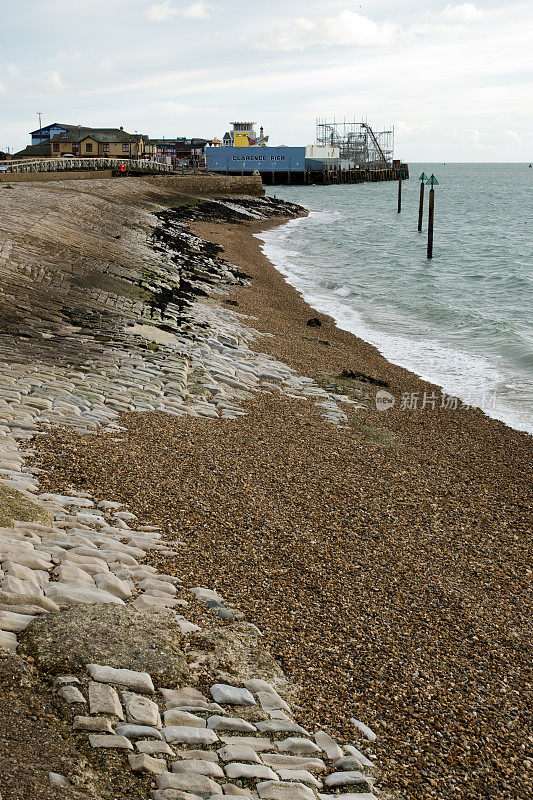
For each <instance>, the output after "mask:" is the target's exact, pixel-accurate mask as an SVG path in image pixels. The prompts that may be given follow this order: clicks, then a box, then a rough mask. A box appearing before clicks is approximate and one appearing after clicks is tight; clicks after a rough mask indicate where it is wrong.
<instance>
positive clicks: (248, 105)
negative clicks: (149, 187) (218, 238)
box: [0, 0, 533, 162]
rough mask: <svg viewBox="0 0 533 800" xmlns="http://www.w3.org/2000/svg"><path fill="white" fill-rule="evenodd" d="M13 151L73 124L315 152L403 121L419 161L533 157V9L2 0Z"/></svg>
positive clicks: (3, 126) (6, 112)
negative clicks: (238, 133) (251, 134)
mask: <svg viewBox="0 0 533 800" xmlns="http://www.w3.org/2000/svg"><path fill="white" fill-rule="evenodd" d="M0 10H3V11H4V13H3V14H2V15H1V18H2V19H3V23H2V25H1V26H0V150H2V149H6V148H7V147H10V148H11V149H12V150H13V149H15V150H18V149H21V148H22V147H24V146H25V145H26V144H29V142H30V138H29V135H28V133H29V131H31V130H34V129H35V128H38V127H39V123H38V117H37V112H38V111H40V112H42V124H43V125H46V124H49V123H51V122H63V123H71V124H81V125H87V126H95V127H97V126H100V127H119V126H120V125H122V126H123V127H124V128H125V129H126V130H127V131H130V132H135V131H137V132H138V133H146V134H148V135H150V136H152V137H157V138H159V137H162V136H165V137H168V138H173V137H176V136H186V137H191V136H198V137H205V138H212V137H214V136H218V137H219V138H221V137H222V135H223V134H224V132H225V131H226V130H228V127H229V123H230V122H233V121H240V120H254V121H256V122H257V123H258V125H263V126H264V128H265V133H266V134H268V135H269V136H270V144H274V145H276V144H286V145H307V144H312V143H313V142H314V140H315V122H316V118H317V117H321V118H327V119H328V121H329V120H331V119H333V118H336V119H337V120H343V119H344V118H346V119H349V120H353V119H355V120H357V121H360V120H366V121H368V122H369V123H370V124H371V125H373V126H374V127H375V128H377V129H378V130H380V129H385V128H389V127H391V126H392V125H394V128H395V152H396V156H397V157H399V158H403V159H404V160H406V161H414V162H416V161H430V162H431V161H449V162H452V161H466V162H468V161H496V162H502V161H528V162H529V161H531V160H532V159H533V124H532V123H533V60H532V56H531V51H532V48H533V4H532V3H525V2H514V0H479V2H466V3H461V2H446V0H426V1H425V2H421V0H369V1H368V2H349V0H339V2H337V0H327V2H324V1H322V2H304V0H263V2H245V1H244V0H233V1H232V2H230V1H228V0H209V1H208V0H156V1H155V2H150V0H87V1H86V2H84V3H73V2H72V0H18V2H16V3H14V2H12V0H0Z"/></svg>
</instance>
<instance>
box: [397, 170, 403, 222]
mask: <svg viewBox="0 0 533 800" xmlns="http://www.w3.org/2000/svg"><path fill="white" fill-rule="evenodd" d="M401 213H402V169H401V167H400V169H399V170H398V214H401Z"/></svg>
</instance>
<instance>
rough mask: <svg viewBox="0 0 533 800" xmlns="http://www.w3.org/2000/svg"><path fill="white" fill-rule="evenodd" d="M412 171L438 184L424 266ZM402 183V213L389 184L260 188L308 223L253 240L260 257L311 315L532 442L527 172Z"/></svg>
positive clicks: (433, 169)
mask: <svg viewBox="0 0 533 800" xmlns="http://www.w3.org/2000/svg"><path fill="white" fill-rule="evenodd" d="M422 171H424V172H425V173H426V174H428V175H431V174H432V173H434V174H435V175H436V177H437V179H438V181H439V185H438V186H437V187H436V189H435V227H434V231H435V233H434V250H433V259H431V260H428V259H427V258H426V246H427V210H428V208H427V206H428V195H429V187H428V186H426V190H425V204H424V225H423V230H422V232H421V233H418V231H417V223H418V200H419V191H420V182H419V180H418V176H419V175H420V173H421V172H422ZM410 173H411V178H410V179H409V180H407V181H404V182H403V186H402V194H403V198H402V200H403V202H402V213H401V214H398V212H397V191H398V184H397V182H392V181H390V182H389V181H387V182H383V183H362V184H354V185H339V186H289V187H281V186H273V187H269V188H268V189H267V193H268V194H269V195H275V196H276V197H279V198H282V199H284V200H290V201H292V202H295V203H299V204H301V205H302V206H304V207H305V208H307V209H308V210H309V216H308V217H306V218H302V219H297V220H293V221H291V222H289V223H288V224H286V225H284V226H282V227H279V228H275V229H272V230H270V231H266V232H264V233H261V234H260V235H259V237H260V238H261V239H262V240H263V242H264V245H263V249H264V252H265V254H266V255H267V256H268V258H269V259H270V260H271V261H272V262H273V263H274V264H275V265H276V267H277V268H278V269H279V270H280V271H281V272H282V274H283V275H284V276H285V277H286V279H287V280H288V282H289V283H291V284H292V285H293V286H295V287H296V288H297V289H298V290H300V292H301V293H302V295H303V296H304V298H305V300H306V301H307V302H308V303H309V304H310V305H312V306H313V307H314V308H316V309H317V310H318V311H322V312H324V313H326V314H329V315H331V316H332V317H333V318H334V319H335V321H336V322H337V324H338V326H339V327H340V328H342V329H344V330H347V331H351V332H352V333H354V334H356V335H357V336H359V337H360V338H362V339H364V340H365V341H367V342H370V343H372V344H373V345H375V346H376V347H377V348H378V349H379V351H380V352H381V353H382V354H383V355H384V356H385V357H386V358H387V359H388V360H389V361H392V362H394V363H395V364H399V365H401V366H403V367H406V368H407V369H409V370H411V371H412V372H414V373H416V374H417V375H419V376H420V377H422V378H424V379H425V380H428V381H431V382H432V383H435V384H437V385H438V386H440V387H441V388H442V396H444V395H446V396H451V397H455V398H459V399H460V401H461V403H462V404H466V405H472V406H476V407H480V408H482V409H483V410H484V411H485V413H486V414H488V415H489V416H492V417H495V418H496V419H500V420H502V421H504V422H505V423H507V424H508V425H510V426H512V427H514V428H517V429H519V430H524V431H528V432H529V433H533V402H532V400H533V391H532V390H533V351H532V347H531V345H532V335H531V316H532V307H533V304H532V299H533V293H532V279H533V275H532V265H533V244H532V222H533V201H532V191H531V190H532V187H533V169H529V168H528V165H527V164H442V163H441V164H411V165H410ZM347 366H349V365H347ZM354 366H355V368H357V365H354ZM397 400H398V402H399V400H400V398H397ZM421 400H422V399H421ZM411 402H413V401H411ZM414 402H417V399H416V398H415V399H414ZM441 402H442V400H441Z"/></svg>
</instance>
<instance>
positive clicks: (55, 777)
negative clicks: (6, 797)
mask: <svg viewBox="0 0 533 800" xmlns="http://www.w3.org/2000/svg"><path fill="white" fill-rule="evenodd" d="M48 780H49V782H50V785H51V786H72V784H71V782H70V781H69V779H68V778H66V777H65V776H64V775H60V774H59V772H49V773H48ZM0 800H1V795H0Z"/></svg>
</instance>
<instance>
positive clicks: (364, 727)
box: [350, 717, 377, 742]
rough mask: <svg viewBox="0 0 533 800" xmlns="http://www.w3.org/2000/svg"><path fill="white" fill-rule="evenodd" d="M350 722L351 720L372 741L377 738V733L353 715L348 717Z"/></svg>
mask: <svg viewBox="0 0 533 800" xmlns="http://www.w3.org/2000/svg"><path fill="white" fill-rule="evenodd" d="M350 722H353V724H354V725H355V727H356V728H358V729H359V730H360V731H361V733H362V734H364V736H366V738H367V739H368V740H369V741H371V742H373V741H374V740H375V739H377V735H376V734H375V733H374V731H373V730H372V729H371V728H369V727H368V725H365V723H364V722H360V721H359V720H358V719H355V718H354V717H350Z"/></svg>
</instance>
